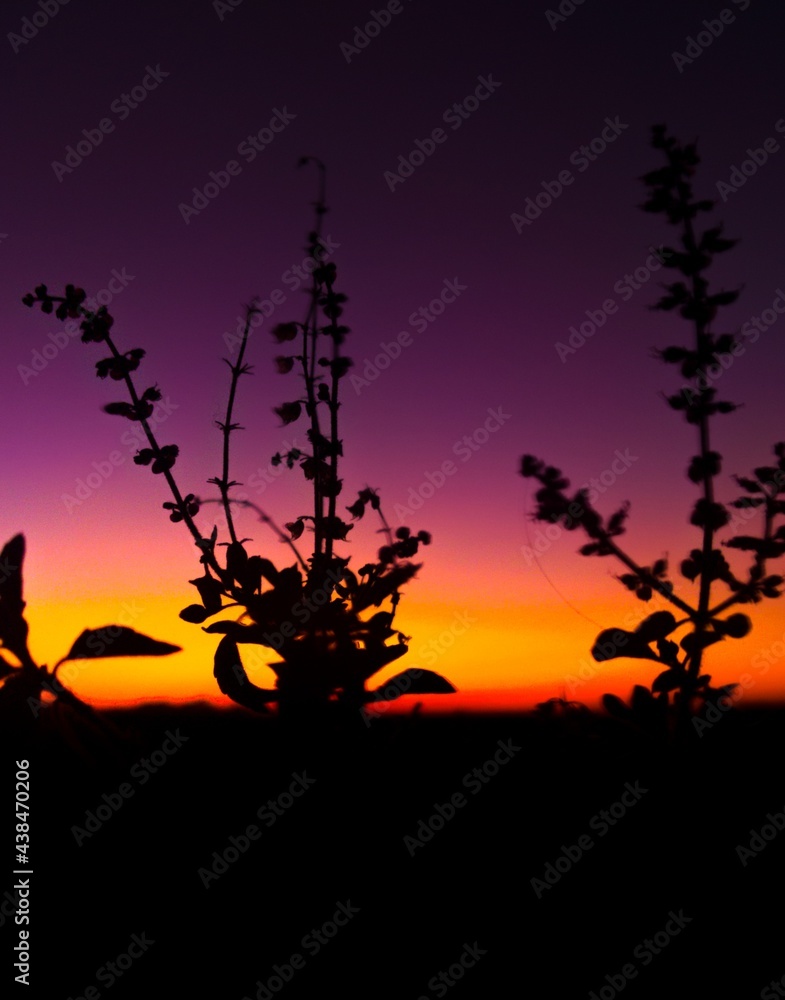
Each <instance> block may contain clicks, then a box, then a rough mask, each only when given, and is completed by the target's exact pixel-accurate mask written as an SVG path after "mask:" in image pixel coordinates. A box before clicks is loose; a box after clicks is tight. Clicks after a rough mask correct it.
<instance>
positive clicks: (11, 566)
mask: <svg viewBox="0 0 785 1000" xmlns="http://www.w3.org/2000/svg"><path fill="white" fill-rule="evenodd" d="M24 558H25V536H24V535H14V537H13V538H12V539H11V541H10V542H8V543H7V544H6V545H4V546H3V551H2V552H0V601H2V602H3V607H4V609H5V610H7V611H8V612H9V613H12V614H16V615H21V613H22V612H23V611H24V607H25V602H24V601H23V600H22V563H23V562H24Z"/></svg>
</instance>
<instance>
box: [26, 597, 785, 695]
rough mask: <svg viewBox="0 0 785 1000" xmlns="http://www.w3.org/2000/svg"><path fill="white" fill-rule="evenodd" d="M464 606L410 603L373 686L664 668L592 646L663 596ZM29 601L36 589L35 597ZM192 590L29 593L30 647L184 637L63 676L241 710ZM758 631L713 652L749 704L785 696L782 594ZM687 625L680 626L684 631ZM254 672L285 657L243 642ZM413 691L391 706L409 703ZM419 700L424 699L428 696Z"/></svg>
mask: <svg viewBox="0 0 785 1000" xmlns="http://www.w3.org/2000/svg"><path fill="white" fill-rule="evenodd" d="M464 596H465V601H464V602H463V604H461V605H450V604H446V603H444V602H441V603H438V602H424V601H420V602H418V601H416V600H414V599H413V598H409V599H407V600H406V601H405V602H402V605H401V609H400V611H399V617H398V619H397V621H396V624H399V625H400V626H401V627H403V626H404V624H405V630H406V634H407V635H411V636H412V639H411V641H410V644H409V653H408V655H407V656H406V657H404V658H402V659H401V660H400V661H398V662H397V663H395V664H393V665H391V666H390V667H388V668H387V669H386V670H384V671H382V672H380V673H379V674H378V675H377V677H375V678H373V679H372V682H371V685H370V686H372V687H376V686H383V685H384V683H385V681H386V680H387V679H388V678H390V677H392V676H393V675H394V674H396V673H398V672H399V671H401V670H404V669H406V668H407V667H420V668H423V669H428V670H435V671H437V672H438V673H441V674H443V675H444V676H445V677H447V678H448V679H449V680H450V681H451V682H452V683H453V684H454V685H455V687H456V688H457V689H458V691H457V693H456V694H454V695H451V696H429V697H426V698H425V699H424V703H425V706H426V708H427V710H428V711H438V712H442V711H504V710H510V711H519V710H528V709H531V708H533V707H534V706H535V705H536V704H537V703H539V702H543V701H546V700H548V699H549V698H558V697H561V698H564V699H566V700H568V701H579V702H582V703H584V704H586V705H588V706H590V707H596V706H597V705H598V704H599V701H600V698H601V696H602V695H603V694H604V693H607V692H612V693H615V694H618V695H619V696H620V697H623V698H626V697H627V696H628V695H629V692H630V690H631V688H632V686H633V684H636V683H640V684H644V685H648V684H651V682H652V680H653V679H654V677H655V676H656V675H657V673H658V672H659V667H658V665H657V664H656V663H655V662H654V661H649V660H643V659H637V660H635V659H631V658H619V659H616V660H613V661H610V662H604V663H597V662H595V661H594V660H593V659H592V657H591V654H590V648H591V645H592V642H593V641H594V638H595V637H596V635H597V633H598V632H599V631H600V628H606V627H615V626H618V627H620V628H625V629H628V630H632V629H634V628H635V624H636V622H637V621H639V620H640V619H641V618H643V617H645V616H646V615H647V614H650V613H652V612H653V611H655V610H660V607H659V606H655V604H654V602H649V603H648V604H644V603H643V602H637V601H634V600H632V601H630V600H624V596H625V595H622V599H621V600H619V601H618V602H610V601H607V600H606V601H604V602H600V601H595V602H593V603H591V604H585V605H583V613H584V614H585V615H586V616H587V617H588V618H591V619H592V620H593V621H596V622H597V623H600V626H599V627H598V626H597V625H595V624H593V623H592V621H588V620H586V619H585V618H582V617H581V616H580V615H579V614H578V613H576V611H575V610H574V609H573V608H571V607H568V606H566V605H565V604H564V603H561V602H556V601H554V602H541V603H539V604H533V603H532V604H529V605H525V604H522V603H521V604H512V603H507V604H505V605H500V606H496V607H494V606H492V605H491V604H490V603H488V602H489V597H490V595H489V594H487V593H486V594H484V595H478V594H471V593H469V592H468V591H467V593H466V594H465V595H464ZM28 600H29V597H28ZM184 603H185V602H184V601H183V597H182V593H180V594H178V595H176V596H174V597H172V596H163V595H161V594H146V595H145V594H139V593H136V594H135V595H133V596H132V597H130V598H128V597H122V598H121V597H119V596H117V597H114V596H110V595H108V594H106V595H104V596H102V597H101V598H99V599H91V600H78V599H76V598H72V599H69V600H67V601H65V600H49V601H43V602H41V601H38V602H36V601H35V600H32V601H30V603H29V604H28V608H27V616H28V621H29V623H30V647H31V651H32V653H33V655H34V657H35V658H36V659H37V662H39V663H46V664H48V665H49V666H50V667H51V666H52V665H53V664H54V663H56V662H57V660H58V659H59V658H60V657H61V656H63V655H65V653H66V652H67V650H68V648H69V646H70V643H71V642H72V641H73V640H74V639H75V638H76V636H77V635H79V634H80V632H81V631H82V630H83V629H84V628H102V627H104V626H107V625H112V624H122V625H129V626H130V627H132V628H134V629H136V630H137V631H140V632H143V633H145V634H147V635H150V636H152V637H153V638H156V639H160V640H164V641H167V642H172V643H176V644H178V645H180V646H182V647H183V651H182V652H180V653H175V654H172V655H170V656H165V657H138V658H100V659H93V660H76V661H69V662H68V663H66V664H64V665H63V666H62V667H61V668H60V671H59V676H60V678H61V680H62V681H63V682H64V683H65V684H66V685H67V686H68V687H69V688H71V689H72V690H73V691H74V692H75V693H76V694H78V695H79V696H80V697H81V698H83V699H84V700H86V701H88V702H90V703H91V704H94V705H96V706H97V707H112V706H116V707H130V706H132V705H137V704H139V703H142V702H156V701H158V702H160V701H165V702H172V703H184V702H196V701H204V702H209V703H211V704H214V705H217V706H224V707H231V705H232V703H231V702H230V701H229V700H228V699H226V698H224V697H223V696H222V695H221V693H220V692H219V691H218V688H217V685H216V683H215V680H214V678H213V676H212V659H213V652H214V650H215V646H216V643H217V637H216V636H214V635H207V634H205V633H204V632H202V630H201V629H200V628H199V627H198V626H195V625H191V624H188V623H187V622H183V621H182V620H180V619H179V618H178V611H179V610H180V609H181V608H182V607H183V604H184ZM751 616H752V618H753V631H752V633H751V634H750V635H749V636H748V637H747V638H745V639H743V640H738V641H734V640H726V641H725V642H723V643H719V644H717V645H715V646H713V647H712V648H711V649H710V650H708V652H707V655H706V669H707V670H708V671H709V672H710V673H711V674H712V677H713V683H714V684H715V685H717V684H728V683H733V682H736V681H739V680H741V678H742V676H743V675H747V678H748V679H747V684H748V686H747V689H746V691H745V694H744V698H745V699H746V701H747V703H753V702H760V701H768V700H777V701H779V700H785V629H783V623H782V617H781V613H780V612H779V610H778V609H777V607H776V603H775V602H773V601H770V602H767V603H764V604H761V605H758V606H757V607H755V608H753V609H752V612H751ZM678 637H679V633H677V638H678ZM241 652H242V654H243V657H244V662H245V665H246V669H247V672H248V675H249V677H250V678H251V680H252V681H253V682H254V683H255V684H258V685H260V686H264V687H272V686H273V684H274V675H273V673H272V671H271V670H269V668H268V667H267V666H266V664H267V663H269V662H272V661H274V660H275V659H276V654H275V652H274V651H273V650H272V649H268V648H266V647H258V646H248V647H243V648H242V650H241ZM414 700H415V698H414V697H405V698H402V699H400V700H399V701H398V702H397V703H396V704H395V705H394V706H391V708H392V709H393V710H395V711H406V710H408V709H409V708H410V707H411V706H412V705H413V704H414ZM417 700H420V699H419V698H418V699H417Z"/></svg>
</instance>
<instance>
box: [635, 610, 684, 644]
mask: <svg viewBox="0 0 785 1000" xmlns="http://www.w3.org/2000/svg"><path fill="white" fill-rule="evenodd" d="M675 628H676V619H675V618H674V617H673V615H672V614H671V613H670V611H655V612H654V614H653V615H649V617H648V618H644V619H643V621H642V622H641V623H640V624H639V625H638V627H637V628H636V629H635V635H636V636H638V638H639V639H643V641H644V642H656V641H657V640H658V639H664V638H665V636H666V635H670V633H671V632H672V631H673V630H674V629H675Z"/></svg>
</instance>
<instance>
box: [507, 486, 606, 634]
mask: <svg viewBox="0 0 785 1000" xmlns="http://www.w3.org/2000/svg"><path fill="white" fill-rule="evenodd" d="M523 530H524V532H525V533H526V541H527V543H528V545H529V550H530V552H531V554H532V555H533V556H534V561H535V562H536V563H537V568H538V569H539V571H540V572H541V573H542V575H543V576H544V577H545V579H546V580H547V582H548V584H549V585H550V586H551V587H552V588H553V589H554V591H555V592H556V593H557V594H558V595H559V597H560V598H561V599H562V600H563V601H564V603H565V604H566V605H567V607H568V608H572V610H573V611H574V612H575V614H576V615H580V616H581V618H585V619H586V621H587V622H591V623H592V625H596V626H597V628H599V629H602V628H604V627H605V626H603V625H600V623H599V622H596V621H595V620H594V619H593V618H589V616H588V615H585V614H584V613H583V612H582V611H581V610H580V608H576V607H575V605H574V604H573V603H572V602H571V601H569V600H568V599H567V598H566V597H565V596H564V594H563V593H562V592H561V591H560V590H559V588H558V587H557V586H556V584H555V583H554V582H553V580H551V578H550V577H549V576H548V574H547V573H546V572H545V567H544V566H543V565H542V563H541V562H540V557H539V555H538V554H537V552H536V551H535V549H534V546H533V545H532V541H531V538H530V537H529V512H528V511H527V510H526V501H525V500H524V501H523Z"/></svg>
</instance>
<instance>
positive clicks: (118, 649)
mask: <svg viewBox="0 0 785 1000" xmlns="http://www.w3.org/2000/svg"><path fill="white" fill-rule="evenodd" d="M181 649H182V647H181V646H175V645H173V644H172V643H171V642H160V641H159V640H158V639H151V638H150V636H149V635H143V634H142V633H141V632H136V631H135V630H134V629H132V628H128V627H127V626H126V625H104V626H103V628H96V629H91V628H86V629H85V630H84V632H82V634H81V635H80V636H79V638H78V639H76V641H75V642H74V644H73V646H71V649H70V650H69V652H68V655H67V656H64V657H63V658H62V660H60V663H65V661H66V660H92V659H97V658H99V657H107V656H168V655H169V654H170V653H179V652H180V650H181Z"/></svg>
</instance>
